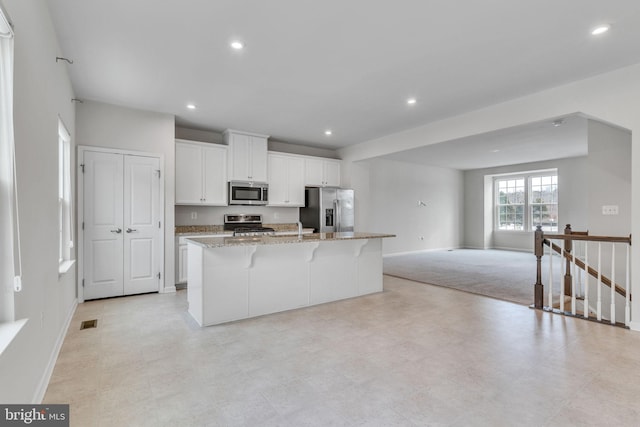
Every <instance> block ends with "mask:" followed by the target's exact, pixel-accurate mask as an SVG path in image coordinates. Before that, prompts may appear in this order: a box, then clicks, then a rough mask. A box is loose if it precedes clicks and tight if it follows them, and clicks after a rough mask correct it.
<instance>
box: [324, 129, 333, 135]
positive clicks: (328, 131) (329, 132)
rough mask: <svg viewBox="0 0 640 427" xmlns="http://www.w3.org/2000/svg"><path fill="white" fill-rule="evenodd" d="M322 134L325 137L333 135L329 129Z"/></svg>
mask: <svg viewBox="0 0 640 427" xmlns="http://www.w3.org/2000/svg"><path fill="white" fill-rule="evenodd" d="M324 134H325V135H327V136H331V135H333V132H331V129H327V130H325V131H324Z"/></svg>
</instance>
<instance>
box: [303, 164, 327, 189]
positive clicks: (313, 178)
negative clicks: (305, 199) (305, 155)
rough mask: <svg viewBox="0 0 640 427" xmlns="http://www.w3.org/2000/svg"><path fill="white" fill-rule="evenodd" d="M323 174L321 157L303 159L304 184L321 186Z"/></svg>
mask: <svg viewBox="0 0 640 427" xmlns="http://www.w3.org/2000/svg"><path fill="white" fill-rule="evenodd" d="M323 175H324V171H323V164H322V159H305V160H304V185H309V186H313V187H322V186H323V185H324V179H323Z"/></svg>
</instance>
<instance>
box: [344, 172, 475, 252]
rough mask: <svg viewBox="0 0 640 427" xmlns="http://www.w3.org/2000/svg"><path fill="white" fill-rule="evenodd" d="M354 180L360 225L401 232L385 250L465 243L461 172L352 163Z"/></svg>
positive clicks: (446, 246)
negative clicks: (463, 239)
mask: <svg viewBox="0 0 640 427" xmlns="http://www.w3.org/2000/svg"><path fill="white" fill-rule="evenodd" d="M350 182H351V185H352V186H353V188H354V189H355V197H356V210H357V216H356V229H357V230H361V231H369V232H380V233H393V234H395V235H396V236H397V237H395V238H391V239H385V240H384V243H383V251H384V253H385V254H392V253H399V252H411V251H419V250H432V249H444V248H457V247H459V246H460V245H461V242H462V212H463V197H462V195H463V174H462V172H460V171H457V170H454V169H447V168H438V167H430V166H423V165H417V164H410V163H405V162H398V161H394V160H386V159H374V160H368V161H363V162H358V163H357V164H354V165H351V180H350ZM419 200H420V201H423V202H425V203H426V206H422V207H420V206H418V201H419Z"/></svg>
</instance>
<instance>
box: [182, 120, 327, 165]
mask: <svg viewBox="0 0 640 427" xmlns="http://www.w3.org/2000/svg"><path fill="white" fill-rule="evenodd" d="M176 138H177V139H186V140H190V141H200V142H212V143H216V144H222V143H223V137H222V132H212V131H206V130H199V129H190V128H185V127H181V126H176ZM268 149H269V151H279V152H282V153H290V154H301V155H305V156H316V157H328V158H331V159H338V158H339V157H338V153H337V152H336V151H335V150H331V149H327V148H317V147H309V146H306V145H298V144H292V143H289V142H284V141H277V140H274V139H273V138H271V137H270V138H269V141H268Z"/></svg>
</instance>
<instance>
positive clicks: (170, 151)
mask: <svg viewBox="0 0 640 427" xmlns="http://www.w3.org/2000/svg"><path fill="white" fill-rule="evenodd" d="M77 132H78V137H77V139H76V141H77V143H78V145H85V146H95V147H104V148H116V149H122V150H131V151H141V152H148V153H156V154H161V155H163V156H164V191H165V194H164V203H165V209H164V225H165V236H164V257H165V261H164V277H165V282H164V285H165V288H168V289H171V288H173V287H174V286H175V283H174V282H175V274H174V263H175V261H174V248H175V240H174V237H175V224H174V215H175V214H174V201H175V139H174V132H175V123H174V116H172V115H169V114H161V113H152V112H149V111H142V110H134V109H130V108H123V107H118V106H115V105H109V104H103V103H100V102H91V101H85V102H84V103H83V104H80V105H79V106H78V109H77Z"/></svg>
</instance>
